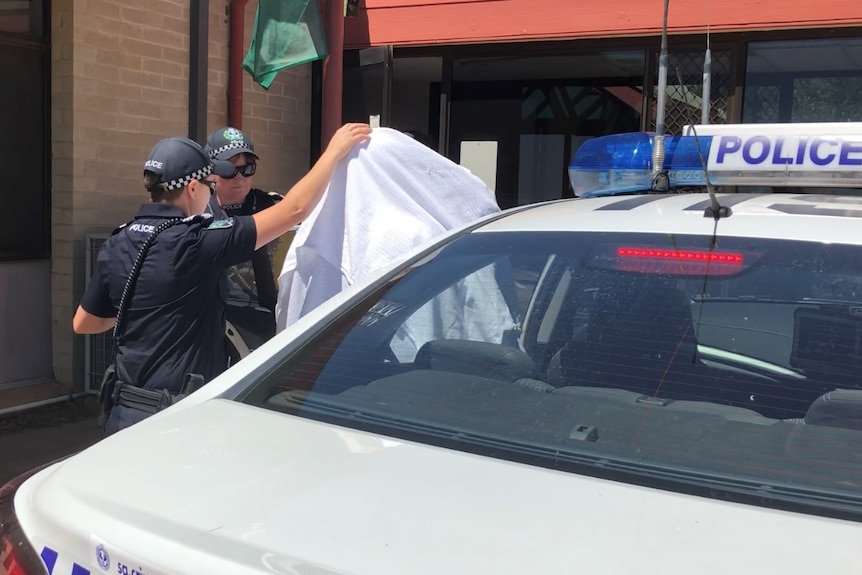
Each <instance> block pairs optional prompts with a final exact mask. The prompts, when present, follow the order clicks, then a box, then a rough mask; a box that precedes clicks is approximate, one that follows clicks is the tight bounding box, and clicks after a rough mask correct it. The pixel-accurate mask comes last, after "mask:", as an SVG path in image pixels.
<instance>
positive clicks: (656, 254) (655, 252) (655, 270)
mask: <svg viewBox="0 0 862 575" xmlns="http://www.w3.org/2000/svg"><path fill="white" fill-rule="evenodd" d="M610 253H611V254H613V255H611V256H610V261H607V260H606V264H605V265H608V264H610V265H609V267H611V268H612V269H616V270H618V271H623V272H638V273H652V274H667V275H705V274H707V275H717V276H723V275H733V274H736V273H739V272H741V271H742V270H744V269H745V267H746V266H747V264H748V262H747V261H746V257H745V256H744V255H743V254H742V253H740V252H727V251H716V250H692V249H674V248H658V247H649V246H643V247H636V246H631V247H629V246H622V247H616V248H615V249H614V250H613V251H611V252H610Z"/></svg>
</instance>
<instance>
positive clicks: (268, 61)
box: [242, 0, 326, 89]
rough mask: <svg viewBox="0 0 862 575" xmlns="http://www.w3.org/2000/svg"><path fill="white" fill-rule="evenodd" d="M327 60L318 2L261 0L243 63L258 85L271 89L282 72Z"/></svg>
mask: <svg viewBox="0 0 862 575" xmlns="http://www.w3.org/2000/svg"><path fill="white" fill-rule="evenodd" d="M325 57H326V36H325V35H324V33H323V20H322V18H321V16H320V4H319V3H318V0H260V3H259V4H258V6H257V12H256V13H255V16H254V32H253V34H252V37H251V46H249V49H248V53H247V54H246V55H245V59H244V60H243V62H242V67H243V69H244V70H245V71H246V72H248V73H249V74H251V76H252V78H254V81H255V82H257V83H258V84H260V85H261V86H263V87H264V88H265V89H269V87H270V85H271V84H272V82H273V80H275V76H276V74H278V73H279V72H280V71H281V70H284V69H285V68H290V67H292V66H298V65H300V64H304V63H306V62H311V61H313V60H320V59H322V58H325Z"/></svg>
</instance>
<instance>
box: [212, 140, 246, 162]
mask: <svg viewBox="0 0 862 575" xmlns="http://www.w3.org/2000/svg"><path fill="white" fill-rule="evenodd" d="M237 148H243V149H245V150H250V149H251V147H249V145H248V144H247V143H246V142H245V140H234V141H233V142H230V143H229V144H225V145H224V146H220V147H218V148H216V149H214V150H212V151H210V158H213V159H215V157H216V156H218V155H219V154H221V153H222V152H227V151H228V150H236V149H237Z"/></svg>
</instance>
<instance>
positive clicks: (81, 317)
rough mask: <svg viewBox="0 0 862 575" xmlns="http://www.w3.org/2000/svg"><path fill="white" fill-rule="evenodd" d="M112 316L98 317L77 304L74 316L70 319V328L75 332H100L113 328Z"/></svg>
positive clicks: (113, 319)
mask: <svg viewBox="0 0 862 575" xmlns="http://www.w3.org/2000/svg"><path fill="white" fill-rule="evenodd" d="M115 320H116V318H113V317H99V316H97V315H93V314H91V313H90V312H88V311H85V310H84V308H82V307H81V306H78V311H76V312H75V317H74V319H72V329H73V330H74V331H75V333H78V334H82V333H102V332H106V331H108V330H109V329H113V328H114V321H115Z"/></svg>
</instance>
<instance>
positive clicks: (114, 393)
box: [98, 365, 204, 430]
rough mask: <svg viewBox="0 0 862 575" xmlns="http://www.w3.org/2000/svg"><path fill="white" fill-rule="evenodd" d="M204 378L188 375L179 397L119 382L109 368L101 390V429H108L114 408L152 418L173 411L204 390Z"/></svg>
mask: <svg viewBox="0 0 862 575" xmlns="http://www.w3.org/2000/svg"><path fill="white" fill-rule="evenodd" d="M203 384H204V378H203V376H202V375H199V374H197V373H189V374H186V376H185V378H184V380H183V385H182V387H181V388H180V389H181V391H180V393H177V394H174V393H171V392H169V391H168V390H166V389H158V390H156V389H144V388H143V387H138V386H136V385H129V384H127V383H123V382H122V381H120V380H119V379H118V378H117V372H116V369H115V367H114V365H110V366H108V369H107V370H106V371H105V376H104V377H103V378H102V385H101V387H100V389H99V403H100V404H101V408H102V409H101V413H100V414H99V421H98V424H99V427H100V428H101V429H103V430H104V429H105V425H107V423H108V417H109V416H110V415H111V410H112V409H113V408H114V406H115V405H120V406H122V407H128V408H131V409H138V410H140V411H143V412H145V413H149V414H150V415H152V414H154V413H158V412H159V411H161V410H163V409H165V408H167V407H170V406H171V405H173V404H175V403H176V402H178V401H180V400H181V399H183V398H184V397H186V396H187V395H189V394H190V393H192V392H194V391H196V390H198V389H200V388H201V386H203Z"/></svg>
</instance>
